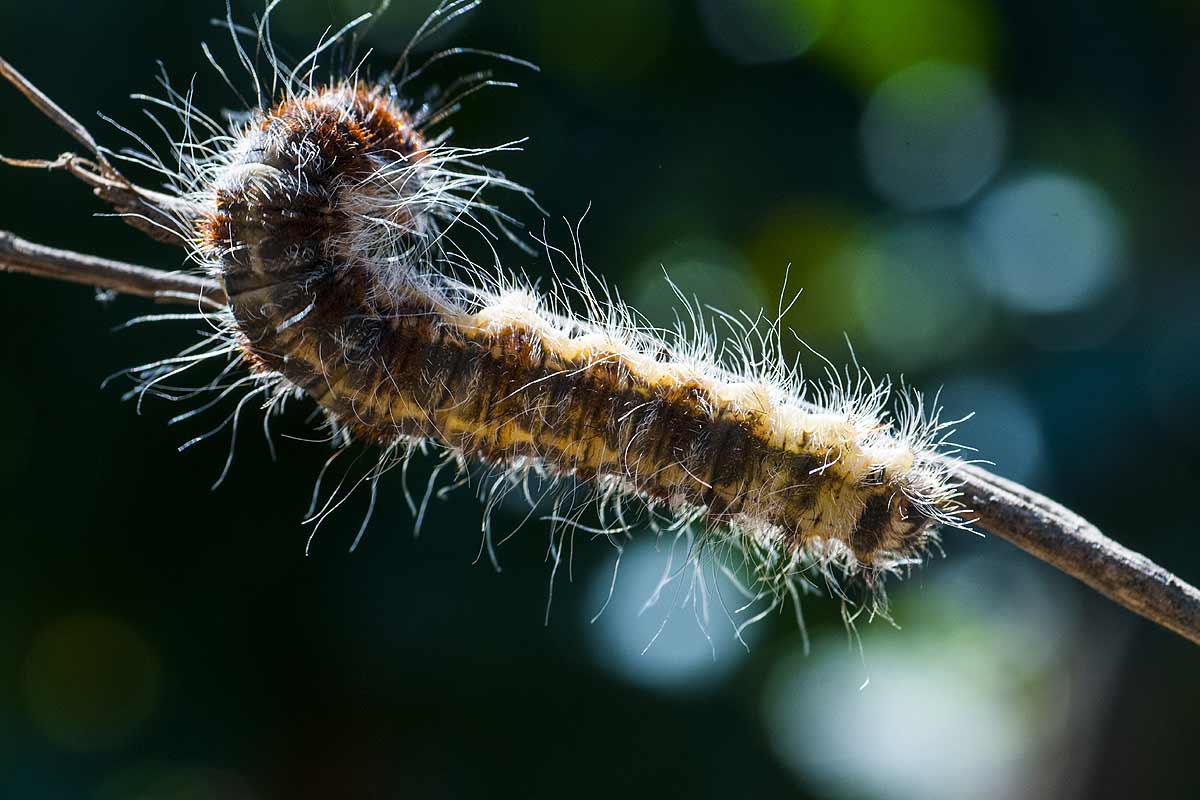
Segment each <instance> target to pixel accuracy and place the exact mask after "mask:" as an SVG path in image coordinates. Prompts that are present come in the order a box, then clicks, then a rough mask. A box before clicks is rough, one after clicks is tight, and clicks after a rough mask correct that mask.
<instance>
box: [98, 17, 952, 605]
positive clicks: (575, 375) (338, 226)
mask: <svg viewBox="0 0 1200 800" xmlns="http://www.w3.org/2000/svg"><path fill="white" fill-rule="evenodd" d="M476 4H477V3H476V2H467V0H446V1H445V2H443V3H442V4H441V5H439V7H438V9H437V10H436V11H435V12H434V14H433V16H432V17H431V18H430V19H429V21H427V22H426V24H425V25H424V26H423V27H422V28H421V30H420V31H419V32H418V34H417V40H420V39H422V38H423V37H425V36H427V35H429V34H430V33H432V32H434V31H436V30H437V29H438V28H439V27H441V26H442V25H444V24H445V23H446V22H447V21H448V20H450V19H453V18H455V17H457V16H459V15H461V14H463V13H465V12H466V11H469V10H470V9H471V8H473V7H474V6H475V5H476ZM275 5H276V3H272V4H271V5H269V6H268V8H267V10H266V12H265V14H264V16H263V18H262V19H261V20H259V21H258V22H257V24H256V26H254V27H253V28H244V27H241V26H239V25H237V24H235V23H234V22H233V20H232V19H227V20H226V27H227V28H228V30H229V32H230V34H231V36H232V38H233V42H234V45H235V49H236V51H237V53H238V54H239V59H240V61H241V64H242V66H243V67H244V68H245V70H246V72H247V73H248V74H249V76H250V80H251V81H252V83H253V88H254V97H255V98H256V100H255V102H253V103H250V104H249V106H250V107H249V108H248V109H247V110H246V111H245V113H244V114H240V115H236V116H234V117H233V118H232V119H231V121H229V122H225V121H218V120H217V119H215V118H213V117H210V116H208V115H205V114H204V113H202V112H200V111H198V110H197V109H196V107H195V106H194V104H193V98H192V96H191V95H190V93H188V94H181V93H178V92H176V91H174V90H172V89H170V87H169V86H168V85H167V84H166V83H165V82H164V85H165V86H167V92H168V94H167V96H166V97H165V98H163V99H159V100H154V101H151V102H153V103H155V104H157V105H158V106H165V107H167V108H169V109H171V110H172V111H174V112H175V113H177V114H178V115H179V118H180V119H181V121H182V123H183V127H184V131H185V133H184V136H183V137H182V138H181V139H178V140H177V141H176V145H175V147H174V148H173V152H172V156H173V158H172V159H169V160H163V159H160V158H159V157H157V156H155V155H153V153H152V151H151V150H150V148H149V147H146V148H143V149H142V150H139V151H138V152H136V153H132V154H125V155H124V156H116V155H115V154H114V157H125V158H131V159H133V160H135V161H139V162H140V163H141V164H143V165H144V166H148V167H150V168H151V169H153V170H156V171H158V172H160V173H164V174H166V175H167V176H168V179H169V181H170V189H171V194H172V195H173V196H174V197H175V198H176V202H174V203H173V205H172V207H171V210H172V215H173V217H174V219H175V220H176V222H177V229H178V230H177V232H178V234H179V236H180V237H181V239H182V240H183V241H184V242H185V243H186V245H187V247H188V248H189V252H190V255H191V258H192V259H193V261H194V262H195V263H196V264H198V265H199V268H200V269H202V270H203V271H204V272H205V273H207V274H208V275H210V276H212V277H213V278H215V279H217V280H219V282H220V284H221V286H222V287H223V289H224V292H225V295H226V297H227V300H228V302H227V306H226V307H224V308H222V309H221V310H219V311H218V312H215V313H211V314H205V315H204V316H205V317H206V318H207V319H208V320H210V321H211V322H212V323H213V324H214V326H215V332H214V333H213V335H212V337H211V340H210V342H211V344H208V345H204V344H201V345H198V346H197V347H196V348H195V349H194V350H193V351H191V352H188V353H185V354H183V355H181V356H179V357H178V358H174V359H167V360H165V361H162V362H157V363H154V364H150V365H145V366H144V367H141V368H137V369H135V370H133V374H134V375H135V376H136V377H137V378H138V380H139V387H138V389H139V391H140V392H142V393H143V394H145V393H153V392H159V391H170V389H169V388H168V387H169V384H170V383H171V381H172V380H173V379H174V378H175V376H177V375H179V374H180V373H181V372H183V371H186V370H188V369H190V368H191V367H193V366H195V365H197V364H202V363H204V362H206V361H208V360H210V359H221V360H225V361H227V362H228V364H227V367H226V368H225V369H224V370H223V371H222V374H221V378H220V379H219V381H218V382H216V383H214V384H213V388H214V390H216V391H217V393H218V394H217V398H216V399H222V398H225V397H228V396H230V395H233V394H237V393H241V398H240V399H239V400H238V403H237V410H236V411H235V413H234V417H233V419H234V421H235V424H236V419H237V414H238V413H240V412H242V411H243V410H244V409H245V408H246V407H247V405H248V404H249V403H258V404H259V405H261V406H263V407H264V408H265V409H266V412H267V413H268V414H269V413H271V412H272V411H274V410H277V409H279V408H280V407H281V406H282V404H283V401H284V400H285V399H287V398H290V397H294V398H305V399H306V400H307V401H308V402H310V403H312V404H315V406H316V407H317V408H318V409H319V410H320V412H321V413H322V415H323V416H324V418H325V420H326V422H327V424H328V428H329V430H330V431H331V440H332V442H333V444H334V447H335V448H337V449H338V451H339V452H340V451H342V450H344V449H345V448H346V447H349V446H350V443H351V442H361V443H366V444H368V445H370V446H372V447H373V448H375V450H376V451H377V452H378V453H379V456H378V460H377V461H376V462H375V463H374V465H373V466H371V467H370V468H368V469H366V470H365V471H363V472H362V473H361V474H359V475H357V476H354V477H352V478H351V480H350V484H351V485H357V484H360V483H363V482H365V483H367V484H368V487H369V491H370V492H371V500H372V504H373V502H374V499H375V496H376V493H377V492H378V491H379V481H380V479H381V476H382V475H383V473H384V472H386V471H387V470H388V469H389V468H391V467H393V466H395V465H397V464H406V463H407V460H408V459H409V458H410V457H412V456H413V455H414V453H418V452H422V451H425V450H427V449H431V448H432V449H436V450H438V451H440V452H442V453H443V454H445V456H446V458H447V463H451V464H453V465H454V466H455V469H456V470H457V471H459V472H460V473H461V474H468V473H469V471H470V468H471V465H474V464H482V465H484V466H485V467H486V468H487V469H488V471H489V472H488V474H489V475H491V476H494V477H493V478H492V479H491V480H490V482H489V483H488V484H486V487H485V489H484V490H482V494H483V495H484V497H485V499H486V500H487V502H488V510H487V511H485V514H487V513H489V512H490V508H491V506H492V505H494V503H495V502H496V501H497V499H498V498H499V496H500V495H501V494H502V493H503V492H505V491H508V490H510V489H512V488H515V487H519V486H522V485H523V484H524V482H525V479H526V478H527V477H528V476H538V477H544V478H547V479H549V480H550V481H551V482H559V484H560V485H562V486H564V487H565V491H566V492H567V493H568V494H569V497H568V498H567V499H565V500H564V501H562V502H564V503H566V504H567V505H568V506H569V508H568V510H566V511H562V510H561V508H560V507H559V506H556V511H555V513H554V514H553V515H552V516H553V517H554V519H555V522H556V525H559V526H560V527H561V528H562V529H566V530H569V529H570V528H571V526H572V525H576V526H579V525H581V524H582V523H579V522H578V521H577V516H578V514H579V513H581V512H579V511H578V509H579V508H580V507H581V504H579V503H578V502H576V500H575V497H576V496H577V494H578V493H579V492H580V491H581V490H584V491H586V493H587V494H588V495H589V496H590V497H592V498H594V499H595V500H596V501H597V506H598V508H599V515H600V518H601V526H600V527H599V528H597V529H596V530H600V531H603V532H605V533H607V534H609V535H610V536H611V537H613V538H618V539H619V538H620V537H621V536H625V535H628V534H629V533H630V532H631V531H634V530H635V529H636V528H637V524H638V520H639V519H647V518H649V519H650V520H651V521H652V523H653V524H654V525H655V526H657V527H659V528H660V529H667V530H671V531H674V532H676V533H679V532H683V531H686V532H687V535H688V536H689V537H695V538H694V540H695V542H697V543H698V544H699V546H698V547H696V548H694V550H695V551H696V552H700V551H703V550H704V549H705V546H707V545H713V546H717V547H729V548H733V549H734V550H737V551H738V552H741V553H743V554H744V555H745V556H746V561H747V563H749V565H750V572H749V575H748V577H749V581H748V582H749V584H750V588H751V590H752V591H753V592H757V593H765V594H767V595H768V596H773V597H779V598H782V597H785V596H787V595H788V594H794V593H795V589H796V587H797V586H800V585H802V584H805V583H811V576H812V575H813V574H816V575H822V576H824V577H825V578H827V579H828V580H829V581H830V582H831V584H833V585H836V583H837V581H838V579H839V577H840V576H841V575H842V574H845V575H850V576H856V577H861V578H862V579H864V580H865V582H866V584H868V585H870V586H872V587H877V586H878V581H877V578H878V577H879V576H880V575H882V574H883V573H887V572H892V571H896V570H897V569H898V568H901V567H904V566H907V565H910V564H913V563H916V562H917V561H919V559H920V557H921V555H922V553H924V552H925V550H926V549H927V547H928V546H929V545H930V543H931V542H932V541H934V539H935V537H936V529H937V527H938V526H947V525H948V526H962V525H964V524H965V523H964V521H963V512H964V509H963V508H962V507H961V504H960V503H959V502H958V500H957V495H958V492H957V486H956V485H955V483H954V482H953V481H952V480H951V478H950V477H949V471H948V468H947V463H948V462H947V460H946V458H945V455H946V453H947V449H948V447H949V445H948V444H947V436H948V435H949V423H943V422H942V421H940V420H939V417H938V413H937V409H936V408H928V407H927V406H926V404H925V403H924V402H923V399H922V395H921V394H920V393H918V392H916V391H912V390H907V389H902V390H900V391H894V387H893V385H892V384H891V382H890V381H887V380H876V379H873V378H872V377H871V376H870V375H869V374H868V373H867V372H866V371H864V370H862V369H860V368H859V367H858V366H857V365H855V366H854V368H853V369H845V370H843V369H838V368H836V367H834V366H833V365H832V364H829V363H828V362H826V364H827V367H826V369H825V370H824V376H823V379H822V380H820V381H811V380H807V379H805V378H803V377H802V376H801V375H800V373H799V371H798V369H797V368H796V366H795V362H793V361H792V360H790V359H789V358H788V356H787V355H786V350H787V349H788V348H787V347H786V346H785V340H784V334H783V331H782V317H783V312H784V310H785V309H784V307H783V306H782V305H781V308H780V309H779V310H778V313H776V314H775V315H774V316H772V315H770V314H765V313H761V312H760V313H758V314H739V313H737V312H738V310H737V309H731V310H730V311H731V312H733V313H726V312H712V313H708V312H707V311H706V310H705V309H704V307H702V306H701V305H700V304H699V303H698V302H694V301H690V300H689V299H687V298H685V297H683V296H682V295H681V296H680V298H679V299H680V302H681V304H682V306H683V307H684V313H683V315H682V317H683V318H684V319H685V320H686V322H685V323H681V324H680V325H679V326H678V328H677V329H675V330H670V331H662V330H658V329H655V328H653V327H652V326H650V325H648V324H646V323H645V321H644V320H642V319H641V317H640V316H639V315H638V314H637V312H636V311H635V310H633V309H631V308H630V307H628V306H627V305H626V304H625V303H624V302H623V301H622V300H621V299H620V296H619V294H618V293H617V292H616V291H615V290H614V289H612V288H611V287H609V286H608V284H607V283H606V282H605V281H604V280H603V279H602V278H600V277H599V276H597V275H596V274H595V273H593V272H592V271H591V269H590V268H589V267H588V266H587V265H586V264H585V262H584V259H583V257H582V255H581V253H580V251H579V247H578V245H577V244H576V246H575V247H573V248H572V249H571V251H570V252H566V251H563V250H558V249H557V248H555V247H553V246H552V245H550V244H549V243H548V239H546V237H544V236H543V237H542V238H541V239H538V241H539V242H540V243H541V244H542V246H543V250H544V252H545V253H546V254H547V256H548V257H549V258H550V260H551V262H552V263H556V264H557V265H558V266H559V268H562V267H563V265H565V270H563V277H560V278H556V279H555V280H553V281H550V282H549V283H547V284H545V285H543V286H538V285H536V284H534V283H533V282H531V281H529V280H528V279H526V278H525V277H524V276H523V275H522V274H521V273H520V272H519V271H513V270H509V269H506V268H505V267H503V266H502V265H501V263H500V258H499V256H497V257H496V258H495V260H494V263H491V264H481V263H477V262H476V261H473V260H472V259H471V258H470V257H469V256H468V255H467V250H466V249H465V248H463V247H461V246H460V245H459V243H458V242H457V241H456V237H457V236H459V235H460V234H463V233H474V234H476V235H479V236H481V237H482V238H483V239H484V241H486V242H491V241H492V240H494V239H495V238H496V236H497V233H508V232H509V230H510V229H511V228H512V227H514V226H513V225H511V224H510V223H511V220H510V218H509V217H508V216H507V215H506V214H505V213H504V212H502V211H501V210H500V209H499V207H498V206H496V205H495V204H494V203H495V200H494V198H493V195H495V194H497V193H498V192H504V191H507V192H515V193H518V194H528V193H527V191H526V190H525V189H524V188H523V187H521V186H520V185H519V184H517V183H515V182H513V181H511V180H509V179H508V178H506V177H505V176H503V175H501V174H500V173H498V172H496V171H494V170H492V169H490V168H488V167H487V166H485V165H483V164H482V163H480V162H481V161H483V160H486V158H487V156H488V155H489V154H490V153H492V152H495V151H497V150H504V149H509V148H512V147H515V146H516V144H515V143H510V144H503V145H500V146H498V147H493V148H482V149H466V148H459V147H455V146H452V145H451V144H450V142H449V137H448V135H447V134H445V133H442V134H439V133H438V132H437V129H438V128H439V126H440V125H441V123H442V122H443V121H444V120H445V118H446V117H447V116H448V115H449V114H450V113H452V112H453V110H454V109H455V107H456V106H457V104H458V102H459V101H460V100H461V99H462V97H463V96H465V95H466V94H469V93H471V92H474V91H475V90H477V89H478V88H481V87H483V86H485V85H488V84H490V83H493V81H491V79H490V78H489V77H487V75H485V74H483V73H476V74H473V75H470V76H467V77H466V78H464V79H462V80H461V81H458V82H456V84H452V85H451V86H450V87H449V88H448V89H447V90H446V91H444V92H442V93H441V94H438V95H434V96H433V97H432V98H431V99H429V100H428V101H427V102H412V101H410V100H407V99H405V98H406V96H407V92H408V91H409V87H410V86H411V84H412V82H413V80H414V79H415V78H416V77H417V76H419V75H420V74H422V73H424V71H425V70H426V66H427V65H428V64H429V63H432V62H436V61H441V60H444V59H447V58H450V57H451V56H460V55H480V53H478V52H475V51H466V50H462V49H457V50H452V51H450V50H448V51H441V52H439V53H437V54H435V55H434V56H432V57H431V58H430V59H429V61H428V62H427V64H426V66H417V67H416V68H415V69H409V62H410V60H411V59H410V57H409V52H408V51H406V53H405V57H404V58H402V59H401V65H400V67H399V68H398V71H393V72H390V73H386V74H384V75H383V76H382V77H381V78H380V79H378V80H367V79H364V78H363V77H361V76H362V75H363V74H364V73H365V68H364V67H363V66H362V65H361V64H360V65H358V66H356V67H355V68H354V69H352V70H350V71H349V72H348V73H346V74H341V75H337V76H335V77H334V78H332V79H330V80H328V81H324V82H321V81H317V80H316V73H317V70H318V64H319V62H320V61H321V60H322V57H323V56H324V55H325V54H327V53H329V52H331V51H333V50H335V49H338V48H344V47H345V46H346V45H347V44H348V43H349V42H350V41H351V39H352V38H353V36H354V31H355V26H356V25H357V24H359V23H362V22H364V21H365V20H366V19H367V18H366V17H363V18H360V19H359V20H357V21H355V22H353V23H351V24H350V25H347V26H346V28H344V29H343V30H341V31H340V32H338V33H337V34H336V35H334V36H332V37H330V38H328V39H326V40H324V41H322V42H321V44H320V45H319V46H318V47H317V48H316V49H315V50H314V51H313V52H312V53H310V54H309V55H308V56H306V57H304V58H303V59H301V60H300V61H298V62H297V63H296V64H294V65H291V66H289V65H287V64H285V62H284V61H283V60H282V58H280V57H279V56H278V55H277V54H276V53H275V50H274V48H273V46H272V44H271V40H270V37H269V33H268V32H269V20H270V14H271V11H272V9H273V8H274V7H275ZM410 50H411V47H410ZM482 55H484V56H487V55H490V54H482ZM260 56H261V57H262V58H263V60H264V62H265V65H266V66H265V67H263V66H261V65H258V63H257V60H258V58H259V57H260ZM508 60H512V59H508ZM213 63H214V66H215V67H216V68H217V69H218V70H219V71H220V72H221V74H222V76H223V77H225V76H226V73H225V71H224V70H223V69H222V68H221V67H219V66H216V64H217V62H216V61H215V60H213ZM227 80H228V78H227ZM230 82H231V84H232V83H233V82H232V81H230ZM573 238H574V239H575V241H576V242H577V236H573ZM493 252H494V251H493ZM668 266H669V265H668ZM718 327H720V328H721V329H722V330H724V331H726V334H725V335H724V336H718V335H717V332H716V331H717V328H718ZM243 364H245V365H247V366H248V373H246V374H244V375H243V376H242V377H238V378H234V379H232V381H230V376H231V375H235V374H237V373H236V372H235V371H236V370H237V369H239V368H241V365H243ZM214 402H215V399H214ZM934 405H935V406H936V403H934ZM344 496H345V492H344V491H343V492H338V491H335V492H334V493H333V495H332V496H319V498H318V500H319V501H318V502H317V503H316V504H315V508H314V517H316V518H320V517H323V515H324V514H325V513H326V512H327V511H328V510H331V509H332V508H333V507H336V505H337V504H339V503H340V502H341V498H343V497H344ZM322 497H323V498H324V499H320V498H322ZM564 497H565V496H564ZM413 505H414V508H416V507H417V504H416V503H414V504H413ZM420 510H421V512H423V504H421V509H420ZM663 520H666V521H665V522H664V521H663ZM560 551H561V548H560V549H559V550H557V551H556V555H555V558H556V559H557V558H558V557H559V555H558V553H559V552H560ZM697 557H698V556H697Z"/></svg>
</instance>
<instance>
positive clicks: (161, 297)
mask: <svg viewBox="0 0 1200 800" xmlns="http://www.w3.org/2000/svg"><path fill="white" fill-rule="evenodd" d="M0 271H2V272H23V273H25V274H27V275H36V276H38V277H41V278H54V279H56V280H60V281H69V282H71V283H82V284H85V285H87V286H95V287H96V288H98V289H107V290H109V291H113V292H118V293H120V294H132V295H137V296H138V297H149V298H152V299H154V300H158V301H160V302H164V303H187V304H190V305H196V304H197V303H204V304H206V305H209V306H212V307H214V308H220V307H222V306H224V305H225V302H226V301H225V291H224V290H223V289H222V288H221V285H220V284H219V283H218V282H217V281H214V280H210V279H208V278H199V277H196V276H195V275H188V274H186V273H181V272H165V271H163V270H158V269H150V268H148V267H139V266H137V265H135V264H126V263H124V262H121V261H110V260H108V259H106V258H97V257H96V256H89V255H84V254H82V253H73V252H71V251H70V250H57V249H55V248H52V247H46V246H44V245H40V244H34V243H33V242H27V241H25V240H24V239H21V238H20V237H18V236H15V235H13V234H12V233H9V232H8V231H0Z"/></svg>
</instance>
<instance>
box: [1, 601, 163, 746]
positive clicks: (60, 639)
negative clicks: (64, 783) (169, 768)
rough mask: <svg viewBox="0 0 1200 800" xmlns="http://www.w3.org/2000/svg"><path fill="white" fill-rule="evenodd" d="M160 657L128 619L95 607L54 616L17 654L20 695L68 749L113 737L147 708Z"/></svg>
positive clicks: (156, 685) (154, 697) (122, 734)
mask: <svg viewBox="0 0 1200 800" xmlns="http://www.w3.org/2000/svg"><path fill="white" fill-rule="evenodd" d="M161 674H162V665H161V663H160V661H159V658H158V654H157V653H156V652H155V650H154V648H153V647H152V646H151V645H150V643H149V642H147V641H146V640H145V639H144V638H143V637H142V635H141V634H140V633H138V632H137V631H136V630H134V629H133V628H132V627H131V626H130V625H129V624H128V623H126V622H124V621H123V620H120V619H116V618H114V617H110V616H106V615H103V614H98V613H91V612H85V613H79V614H75V615H72V616H68V617H65V618H63V619H60V620H57V621H56V622H54V623H52V624H51V625H49V626H48V627H46V628H45V629H43V630H42V631H41V632H40V633H39V634H38V636H37V637H36V638H35V640H34V642H33V645H32V647H31V648H30V650H29V653H28V655H27V656H26V659H25V669H24V684H25V685H24V689H25V701H26V704H27V707H28V710H29V714H30V716H31V717H32V719H33V721H34V723H35V724H36V725H37V727H38V728H39V729H40V730H41V731H42V733H43V734H45V735H46V736H47V737H48V738H49V739H50V740H52V741H53V742H55V743H56V744H59V745H61V746H63V747H67V748H70V749H73V750H95V749H100V748H105V747H111V746H115V745H118V744H120V743H121V742H123V741H124V740H125V739H126V738H128V737H129V736H130V735H131V734H132V733H133V732H134V731H135V730H136V729H137V728H138V727H139V726H140V725H141V724H142V723H144V722H145V721H146V719H147V718H148V717H149V716H150V715H151V713H153V711H154V709H155V706H156V705H157V703H158V698H159V690H160V688H161V687H160V684H161Z"/></svg>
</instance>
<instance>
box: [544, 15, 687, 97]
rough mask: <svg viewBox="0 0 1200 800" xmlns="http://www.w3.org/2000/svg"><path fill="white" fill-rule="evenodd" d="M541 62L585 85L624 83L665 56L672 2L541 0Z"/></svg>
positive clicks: (550, 69)
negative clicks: (571, 0) (572, 1)
mask: <svg viewBox="0 0 1200 800" xmlns="http://www.w3.org/2000/svg"><path fill="white" fill-rule="evenodd" d="M534 11H535V13H536V16H537V25H538V27H537V37H538V41H537V46H538V51H539V57H538V58H537V59H536V60H537V61H538V63H539V64H540V65H541V66H542V67H543V68H544V69H545V70H546V71H547V72H551V71H553V72H554V73H555V74H557V75H560V76H562V77H573V78H574V79H575V80H579V81H583V82H587V83H623V82H626V81H629V80H632V79H634V78H636V77H638V76H639V75H641V74H642V73H643V72H644V71H645V70H646V69H647V68H649V67H650V66H651V65H652V64H654V63H655V62H656V61H658V60H659V59H661V58H662V57H663V53H664V52H665V51H666V49H667V46H668V44H669V41H670V29H671V8H670V4H669V3H647V2H643V0H608V2H604V3H564V2H562V0H538V2H537V3H536V4H535V6H534Z"/></svg>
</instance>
